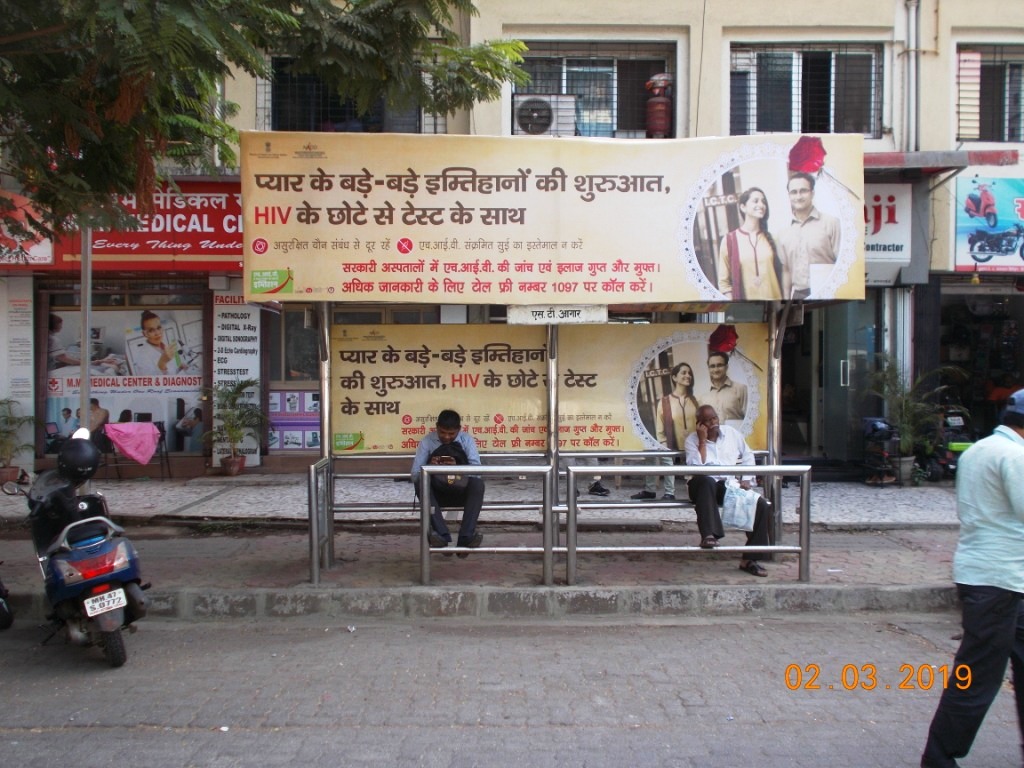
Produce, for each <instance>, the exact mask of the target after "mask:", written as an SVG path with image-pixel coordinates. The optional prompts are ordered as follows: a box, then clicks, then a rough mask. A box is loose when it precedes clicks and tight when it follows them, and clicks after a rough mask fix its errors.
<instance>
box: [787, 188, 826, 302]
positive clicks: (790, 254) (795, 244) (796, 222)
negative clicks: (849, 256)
mask: <svg viewBox="0 0 1024 768" xmlns="http://www.w3.org/2000/svg"><path fill="white" fill-rule="evenodd" d="M786 190H787V191H788V193H789V206H790V209H791V211H792V213H793V218H792V220H791V221H790V224H789V226H788V227H786V228H785V229H783V230H782V231H781V232H780V233H779V235H778V246H779V258H780V259H781V261H782V297H783V298H785V299H788V298H790V297H792V298H793V299H794V300H795V301H802V300H803V299H806V298H808V297H809V296H810V294H811V267H812V265H817V264H824V265H828V266H833V265H834V264H835V263H836V255H837V254H838V253H839V220H838V219H837V218H836V217H835V216H830V215H829V214H827V213H824V212H822V211H819V210H818V209H817V208H815V206H814V176H813V175H811V174H809V173H795V174H793V176H792V177H791V178H790V180H789V183H788V184H786Z"/></svg>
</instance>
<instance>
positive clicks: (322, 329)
mask: <svg viewBox="0 0 1024 768" xmlns="http://www.w3.org/2000/svg"><path fill="white" fill-rule="evenodd" d="M316 311H317V331H318V334H317V336H318V339H319V342H320V343H319V348H320V349H319V351H320V458H321V459H327V460H328V465H327V488H328V491H329V493H330V500H329V502H328V504H327V507H328V510H329V511H328V514H327V522H326V526H325V527H326V528H327V530H326V531H324V533H325V535H326V538H327V553H326V557H327V566H328V567H331V566H333V565H334V464H333V463H332V462H330V458H331V445H332V444H333V440H332V439H331V405H330V404H331V320H330V308H329V306H328V304H327V302H326V301H321V302H318V303H317V305H316Z"/></svg>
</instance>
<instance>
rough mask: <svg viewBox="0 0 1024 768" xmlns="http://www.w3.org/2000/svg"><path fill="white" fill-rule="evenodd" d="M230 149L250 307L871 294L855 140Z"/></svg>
mask: <svg viewBox="0 0 1024 768" xmlns="http://www.w3.org/2000/svg"><path fill="white" fill-rule="evenodd" d="M240 157H241V163H242V168H241V179H242V201H243V218H244V221H245V226H244V236H243V237H244V262H245V272H244V290H245V297H246V299H248V300H250V301H266V300H269V299H273V300H276V301H282V302H285V301H332V302H376V301H381V302H419V303H431V304H505V305H580V304H591V305H609V304H637V303H643V304H657V303H679V302H691V301H692V302H719V301H730V300H731V301H737V300H747V301H758V300H778V299H781V298H783V294H784V293H785V294H786V295H790V292H789V291H788V286H790V285H791V284H792V285H794V286H799V289H800V290H803V291H805V292H808V293H807V294H806V298H810V299H863V298H864V222H863V219H862V216H863V211H862V207H863V199H864V198H863V191H864V183H863V138H862V137H861V136H854V135H845V134H830V135H826V136H820V137H818V136H806V135H804V136H801V135H790V134H773V135H767V136H742V137H740V136H737V137H727V138H713V139H681V140H667V141H644V140H615V141H605V140H599V139H589V138H551V137H539V138H528V137H489V136H426V135H404V134H341V133H338V134H332V133H288V132H273V133H260V132H246V133H243V134H242V141H241V155H240ZM801 173H802V174H806V176H805V177H803V178H804V179H805V186H806V187H808V188H809V189H807V190H805V193H804V194H803V197H802V200H803V204H809V203H811V202H813V207H814V209H815V211H816V212H817V213H816V216H815V221H814V222H813V226H803V227H800V226H796V225H794V224H791V219H792V216H791V202H790V201H791V198H792V197H793V195H791V190H790V189H789V185H790V184H791V182H792V178H793V175H794V174H801ZM795 205H797V204H796V203H794V206H795ZM804 210H809V207H808V208H805V209H804ZM802 212H803V211H801V213H802ZM800 218H802V215H801V217H800Z"/></svg>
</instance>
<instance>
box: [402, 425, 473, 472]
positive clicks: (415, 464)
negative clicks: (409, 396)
mask: <svg viewBox="0 0 1024 768" xmlns="http://www.w3.org/2000/svg"><path fill="white" fill-rule="evenodd" d="M455 442H457V443H458V444H459V445H461V446H462V450H464V451H465V452H466V461H468V462H469V463H470V464H479V463H480V451H479V450H478V449H477V447H476V440H475V439H473V436H472V435H471V434H469V432H466V431H465V430H463V431H461V432H459V434H457V435H456V436H455ZM440 445H441V438H439V437H438V436H437V432H436V431H433V432H429V433H427V434H426V435H424V436H423V439H422V440H420V444H419V445H418V446H416V458H414V459H413V460H412V472H411V473H410V474H411V476H412V481H413V483H414V484H416V483H419V481H420V467H422V466H423V465H424V464H426V463H427V462H428V461H429V460H430V454H432V453H433V452H434V451H436V450H437V449H438V448H439V447H440Z"/></svg>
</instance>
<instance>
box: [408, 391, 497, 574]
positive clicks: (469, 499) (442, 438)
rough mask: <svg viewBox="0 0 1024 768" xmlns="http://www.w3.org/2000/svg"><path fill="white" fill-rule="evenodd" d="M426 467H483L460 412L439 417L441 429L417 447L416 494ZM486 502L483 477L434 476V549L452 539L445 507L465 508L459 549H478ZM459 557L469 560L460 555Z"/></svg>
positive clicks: (431, 531) (450, 411)
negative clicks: (470, 465) (479, 519)
mask: <svg viewBox="0 0 1024 768" xmlns="http://www.w3.org/2000/svg"><path fill="white" fill-rule="evenodd" d="M424 464H463V465H465V464H474V465H477V466H479V465H480V451H479V450H478V449H477V445H476V440H474V439H473V436H472V435H471V434H469V432H466V431H464V430H463V429H462V417H461V416H459V414H458V413H457V412H456V411H453V410H450V409H445V410H443V411H441V413H439V414H438V415H437V429H436V430H435V431H433V432H429V433H428V434H426V435H424V436H423V439H422V440H420V444H419V445H418V446H417V447H416V457H415V458H414V459H413V462H412V472H411V475H412V483H413V487H414V488H415V489H416V495H417V496H419V492H420V468H421V467H422V466H423V465H424ZM483 503H484V481H483V478H482V477H480V476H479V475H468V476H466V477H465V478H463V477H462V476H461V475H450V476H446V475H433V476H432V477H431V483H430V504H431V508H432V512H431V515H430V533H429V534H428V535H427V538H428V539H429V541H430V546H431V547H441V548H443V547H447V546H448V545H449V544H450V543H451V540H452V535H451V533H450V532H449V531H448V524H447V523H446V522H445V519H444V514H443V512H442V511H441V508H442V507H462V521H461V522H460V523H459V538H458V540H457V542H456V544H457V546H459V547H467V548H469V549H476V548H477V547H479V546H480V544H481V543H482V542H483V540H484V537H483V534H481V533H478V532H477V530H476V521H477V518H479V517H480V508H481V507H482V506H483ZM459 557H467V555H466V554H465V553H459Z"/></svg>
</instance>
